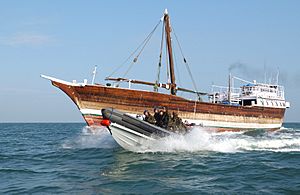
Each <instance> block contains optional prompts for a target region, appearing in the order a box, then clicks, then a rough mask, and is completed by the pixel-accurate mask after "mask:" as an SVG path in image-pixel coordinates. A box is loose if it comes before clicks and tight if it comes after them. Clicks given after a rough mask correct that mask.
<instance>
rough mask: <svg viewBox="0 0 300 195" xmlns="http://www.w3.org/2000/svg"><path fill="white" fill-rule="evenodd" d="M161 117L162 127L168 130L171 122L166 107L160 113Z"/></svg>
mask: <svg viewBox="0 0 300 195" xmlns="http://www.w3.org/2000/svg"><path fill="white" fill-rule="evenodd" d="M160 115H161V127H162V128H165V129H167V127H168V123H169V120H170V114H169V112H168V110H167V109H166V107H163V109H162V110H161V112H160Z"/></svg>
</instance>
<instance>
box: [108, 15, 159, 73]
mask: <svg viewBox="0 0 300 195" xmlns="http://www.w3.org/2000/svg"><path fill="white" fill-rule="evenodd" d="M160 23H161V20H159V22H158V23H157V24H156V25H155V27H154V29H153V30H152V31H151V32H150V33H149V34H148V36H147V37H146V38H145V39H144V40H143V42H142V43H141V44H140V45H139V46H138V47H137V48H136V49H135V50H134V51H133V52H132V53H131V54H130V55H129V56H128V58H126V60H124V62H123V63H122V64H121V65H119V66H118V67H117V68H115V69H114V71H113V72H112V73H111V74H110V75H109V76H108V77H111V76H112V75H114V74H115V73H116V72H117V71H118V70H120V68H121V67H122V66H123V65H124V64H126V63H127V62H128V60H129V59H130V58H131V57H132V56H133V55H134V54H135V53H136V52H137V51H138V50H139V49H140V48H141V47H142V46H143V47H142V49H141V51H140V52H139V54H138V55H137V56H136V57H135V58H134V60H133V63H135V62H136V61H137V58H138V57H139V55H140V54H141V52H142V51H143V49H144V48H145V46H146V44H147V43H148V42H149V40H150V38H151V37H152V35H153V33H154V31H155V30H156V28H157V27H158V25H159V24H160ZM131 66H132V64H131ZM130 69H131V68H129V70H130ZM129 70H127V73H128V71H129ZM127 73H126V74H127ZM126 74H125V75H126Z"/></svg>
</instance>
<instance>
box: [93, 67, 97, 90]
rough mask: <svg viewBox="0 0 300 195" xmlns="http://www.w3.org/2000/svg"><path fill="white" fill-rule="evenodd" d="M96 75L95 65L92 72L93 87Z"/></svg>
mask: <svg viewBox="0 0 300 195" xmlns="http://www.w3.org/2000/svg"><path fill="white" fill-rule="evenodd" d="M96 73H97V65H95V68H94V71H93V79H92V85H94V82H95V77H96Z"/></svg>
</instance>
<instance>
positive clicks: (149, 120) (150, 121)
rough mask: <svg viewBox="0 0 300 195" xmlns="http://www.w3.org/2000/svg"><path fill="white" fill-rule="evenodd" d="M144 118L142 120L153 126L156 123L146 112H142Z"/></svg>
mask: <svg viewBox="0 0 300 195" xmlns="http://www.w3.org/2000/svg"><path fill="white" fill-rule="evenodd" d="M144 116H145V118H144V120H145V121H146V122H148V123H151V124H155V123H156V120H155V118H154V116H152V115H151V114H150V113H149V111H148V110H145V111H144Z"/></svg>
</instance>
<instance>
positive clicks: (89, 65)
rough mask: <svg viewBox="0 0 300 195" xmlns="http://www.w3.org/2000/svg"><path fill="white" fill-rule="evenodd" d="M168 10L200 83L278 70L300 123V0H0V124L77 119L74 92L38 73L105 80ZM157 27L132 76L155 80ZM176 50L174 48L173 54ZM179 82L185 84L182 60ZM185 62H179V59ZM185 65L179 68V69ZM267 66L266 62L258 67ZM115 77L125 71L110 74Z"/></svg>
mask: <svg viewBox="0 0 300 195" xmlns="http://www.w3.org/2000/svg"><path fill="white" fill-rule="evenodd" d="M165 8H168V10H169V13H170V17H171V23H172V26H173V28H174V29H175V32H176V34H177V36H178V37H179V39H180V42H181V46H182V48H183V51H184V53H185V56H186V58H187V60H188V62H189V64H190V67H191V69H192V71H193V74H194V77H195V80H196V82H197V85H198V88H199V89H201V90H203V91H208V90H210V85H211V84H212V83H214V84H226V82H227V75H228V69H229V67H230V66H231V65H234V64H237V63H240V64H242V66H238V67H239V68H236V69H233V70H232V73H233V74H234V75H237V76H240V77H244V78H245V79H249V80H253V79H256V80H258V81H263V80H264V76H263V75H264V70H267V78H268V79H270V78H272V77H273V78H275V75H276V72H277V69H279V70H280V76H279V82H280V84H282V85H284V86H285V94H286V99H287V100H289V101H290V102H291V106H292V107H291V108H290V109H288V110H287V113H286V121H298V122H299V121H300V117H299V116H300V103H299V96H300V87H299V84H300V66H299V65H300V1H291V0H287V1H281V0H280V1H279V0H265V1H262V0H257V1H255V0H251V1H250V0H249V1H227V0H226V1H225V0H224V1H222V0H216V1H211V0H210V1H198V0H195V1H189V0H185V1H163V0H151V1H141V0H139V1H114V0H110V1H108V0H107V1H100V0H99V1H98V0H97V1H96V0H95V1H93V0H89V1H84V0H77V1H71V0H65V1H61V0H48V1H47V0H43V1H39V0H27V1H18V0H6V1H5V0H1V1H0V67H1V69H0V84H1V85H0V122H77V121H78V122H83V119H82V117H81V115H80V113H79V111H78V110H77V108H76V106H75V105H74V104H73V102H71V100H70V99H69V98H68V97H67V96H66V95H65V94H63V93H62V92H61V91H60V90H58V89H57V88H55V87H53V86H52V85H51V84H50V82H48V81H47V80H44V79H41V78H40V74H46V75H50V76H54V77H57V78H61V79H64V80H68V81H72V80H73V79H76V80H78V81H82V80H83V79H84V78H87V79H89V80H91V78H92V76H91V72H92V69H93V67H94V65H98V67H99V71H98V75H97V78H96V81H97V82H103V79H104V78H105V76H107V75H108V74H109V73H111V72H112V70H113V69H114V68H115V67H117V66H118V65H120V64H122V62H123V61H124V59H126V57H128V56H129V54H130V53H131V52H132V51H133V50H134V49H135V48H136V47H137V46H138V45H139V44H140V43H141V42H142V41H143V40H144V38H145V37H146V36H147V34H148V33H149V32H150V31H151V30H152V29H153V27H154V26H155V25H156V23H157V22H158V21H159V19H160V17H161V16H162V13H163V11H164V9H165ZM159 37H160V31H158V32H156V34H155V36H154V37H153V40H152V41H151V44H150V45H149V47H147V48H146V49H145V52H144V53H143V54H142V56H141V59H139V62H138V63H137V64H136V65H135V66H134V67H133V68H132V71H131V72H130V74H129V75H128V77H131V78H139V79H143V80H148V81H153V80H154V79H155V76H156V70H157V63H158V55H159V44H160V42H159ZM179 56H180V55H179V53H177V57H178V61H180V59H179ZM178 64H179V65H178V66H179V68H178V69H180V70H179V71H178V72H182V74H181V77H180V78H179V79H180V82H181V83H183V85H184V87H191V82H190V79H189V78H188V77H187V74H186V73H184V71H181V68H182V69H184V67H183V66H181V65H180V63H178ZM181 64H182V63H181ZM180 67H181V68H180ZM264 67H265V68H264ZM115 76H122V74H121V73H120V74H116V75H115Z"/></svg>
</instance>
